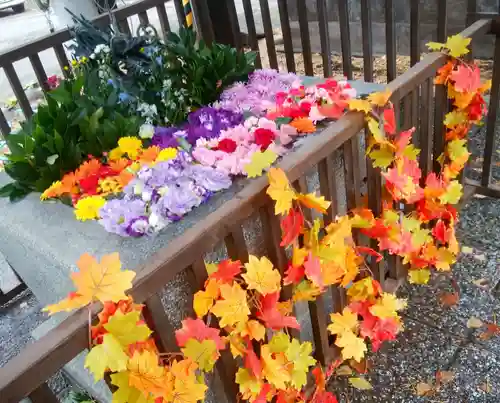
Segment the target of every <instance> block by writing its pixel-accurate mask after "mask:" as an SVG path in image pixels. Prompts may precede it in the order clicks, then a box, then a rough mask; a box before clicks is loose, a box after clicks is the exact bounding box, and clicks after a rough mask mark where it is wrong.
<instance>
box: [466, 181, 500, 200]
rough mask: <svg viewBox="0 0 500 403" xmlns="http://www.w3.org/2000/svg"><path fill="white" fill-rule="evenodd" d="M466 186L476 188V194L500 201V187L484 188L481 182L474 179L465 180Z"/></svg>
mask: <svg viewBox="0 0 500 403" xmlns="http://www.w3.org/2000/svg"><path fill="white" fill-rule="evenodd" d="M464 182H465V185H466V186H473V187H474V188H475V193H477V194H479V195H483V196H488V197H493V198H495V199H500V187H499V186H494V185H490V186H483V185H481V182H478V181H474V180H472V179H468V178H465V180H464Z"/></svg>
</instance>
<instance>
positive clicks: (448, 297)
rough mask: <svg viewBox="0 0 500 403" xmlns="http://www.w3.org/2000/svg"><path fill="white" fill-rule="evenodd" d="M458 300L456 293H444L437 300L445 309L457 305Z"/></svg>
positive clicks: (458, 296)
mask: <svg viewBox="0 0 500 403" xmlns="http://www.w3.org/2000/svg"><path fill="white" fill-rule="evenodd" d="M459 299H460V295H458V293H456V292H444V293H442V294H441V295H440V296H439V300H440V301H441V304H443V305H444V306H446V307H452V306H455V305H457V304H458V300H459Z"/></svg>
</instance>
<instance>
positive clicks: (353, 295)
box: [347, 277, 375, 301]
mask: <svg viewBox="0 0 500 403" xmlns="http://www.w3.org/2000/svg"><path fill="white" fill-rule="evenodd" d="M347 295H348V296H349V300H350V301H366V300H368V299H370V298H371V297H373V296H374V295H375V288H374V287H373V279H372V278H371V277H365V278H364V279H362V280H359V281H356V282H355V283H354V284H353V285H352V286H351V287H349V289H348V290H347Z"/></svg>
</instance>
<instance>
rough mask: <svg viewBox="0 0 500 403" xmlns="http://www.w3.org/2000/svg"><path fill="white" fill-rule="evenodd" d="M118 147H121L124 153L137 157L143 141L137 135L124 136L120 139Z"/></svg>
mask: <svg viewBox="0 0 500 403" xmlns="http://www.w3.org/2000/svg"><path fill="white" fill-rule="evenodd" d="M118 147H120V150H122V152H123V153H126V154H128V156H129V157H130V158H132V159H135V158H137V156H138V155H139V151H140V150H141V149H142V141H141V140H140V139H138V138H137V137H132V136H129V137H122V138H121V139H120V140H118Z"/></svg>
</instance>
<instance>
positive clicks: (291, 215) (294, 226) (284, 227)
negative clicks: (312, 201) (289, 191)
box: [280, 208, 304, 246]
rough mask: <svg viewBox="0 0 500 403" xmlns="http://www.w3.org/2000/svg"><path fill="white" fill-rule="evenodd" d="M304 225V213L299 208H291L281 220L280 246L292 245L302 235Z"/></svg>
mask: <svg viewBox="0 0 500 403" xmlns="http://www.w3.org/2000/svg"><path fill="white" fill-rule="evenodd" d="M303 227H304V215H303V214H302V212H301V211H300V210H299V209H293V208H291V209H290V211H289V212H288V214H287V215H286V216H285V217H284V218H283V219H282V220H281V232H282V234H283V235H282V239H281V244H280V246H289V245H291V244H292V243H293V242H294V241H295V240H296V239H297V238H298V236H299V235H300V232H301V231H302V228H303Z"/></svg>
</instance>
